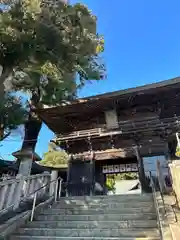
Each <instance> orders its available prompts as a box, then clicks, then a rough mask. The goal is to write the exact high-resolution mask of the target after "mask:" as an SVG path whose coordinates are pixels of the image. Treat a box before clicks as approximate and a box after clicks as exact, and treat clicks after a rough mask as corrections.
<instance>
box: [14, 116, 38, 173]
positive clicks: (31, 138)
mask: <svg viewBox="0 0 180 240" xmlns="http://www.w3.org/2000/svg"><path fill="white" fill-rule="evenodd" d="M41 126H42V121H41V120H39V119H38V118H34V117H32V115H31V112H30V113H29V118H28V120H27V122H26V123H25V135H24V140H23V144H22V148H21V151H20V154H19V160H18V161H19V163H18V165H19V172H18V173H19V174H21V175H23V176H29V175H30V174H31V168H32V162H33V156H34V151H35V147H36V143H37V139H38V135H39V132H40V130H41Z"/></svg>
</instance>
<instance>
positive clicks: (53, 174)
mask: <svg viewBox="0 0 180 240" xmlns="http://www.w3.org/2000/svg"><path fill="white" fill-rule="evenodd" d="M57 178H58V170H52V171H51V180H50V181H51V182H52V181H54V182H52V183H51V184H50V193H49V194H50V196H52V195H53V194H54V192H55V190H56V181H55V180H56V179H57Z"/></svg>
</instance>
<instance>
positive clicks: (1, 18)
mask: <svg viewBox="0 0 180 240" xmlns="http://www.w3.org/2000/svg"><path fill="white" fill-rule="evenodd" d="M4 2H5V3H6V2H7V1H4ZM10 3H11V4H10ZM8 5H10V6H11V7H10V8H9V10H7V11H4V12H2V13H1V14H0V46H1V48H0V65H2V66H3V67H4V66H8V67H11V69H13V72H14V73H15V72H17V71H18V73H19V72H24V73H25V75H24V76H23V77H21V76H20V78H19V81H18V78H17V74H15V75H16V76H15V81H14V88H15V89H17V88H18V90H20V89H21V88H22V90H29V88H30V87H34V86H37V85H38V84H40V85H41V90H42V92H43V94H42V95H43V96H42V97H41V99H45V102H48V98H49V97H47V95H48V94H49V95H51V94H53V96H54V98H53V99H54V100H53V102H54V103H55V102H56V103H57V102H58V101H59V100H60V99H61V98H62V97H64V96H67V95H71V96H75V91H76V88H77V87H81V86H83V85H84V84H85V82H86V81H87V80H100V79H103V77H104V75H105V66H104V64H103V62H102V59H101V58H100V57H98V55H99V54H100V53H101V52H103V51H104V39H103V37H102V36H100V35H99V34H97V33H96V20H97V19H96V17H95V16H93V15H92V13H91V11H89V9H88V8H87V7H85V6H84V5H82V4H75V5H70V4H68V5H67V4H63V3H62V2H56V3H55V2H54V1H53V0H52V1H48V3H46V1H42V0H31V1H30V0H22V1H20V2H19V1H8ZM27 75H28V77H27ZM25 76H26V77H25ZM42 77H44V79H45V78H46V80H47V84H46V85H45V84H42V82H41V80H42ZM77 77H78V78H79V80H80V85H77V83H76V78H77ZM70 78H71V80H70ZM68 84H70V87H68ZM60 89H61V91H60ZM47 90H48V91H49V93H48V92H47ZM62 91H64V92H65V93H61V92H62ZM52 92H53V93H52ZM58 94H60V97H58V96H57V95H58ZM51 96H52V95H51ZM50 103H51V102H50Z"/></svg>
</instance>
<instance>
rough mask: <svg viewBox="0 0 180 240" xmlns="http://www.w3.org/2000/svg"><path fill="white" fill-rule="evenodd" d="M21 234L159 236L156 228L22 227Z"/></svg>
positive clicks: (19, 231) (19, 232)
mask: <svg viewBox="0 0 180 240" xmlns="http://www.w3.org/2000/svg"><path fill="white" fill-rule="evenodd" d="M18 234H19V235H27V236H49V237H50V236H58V237H81V238H83V237H149V236H150V237H158V236H159V231H158V230H157V229H156V228H147V229H146V228H131V229H123V228H121V229H76V228H75V229H63V228H61V229H58V228H57V229H51V228H20V229H19V230H18Z"/></svg>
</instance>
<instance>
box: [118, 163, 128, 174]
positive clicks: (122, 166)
mask: <svg viewBox="0 0 180 240" xmlns="http://www.w3.org/2000/svg"><path fill="white" fill-rule="evenodd" d="M125 171H126V165H125V164H121V165H120V171H119V172H125Z"/></svg>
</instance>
